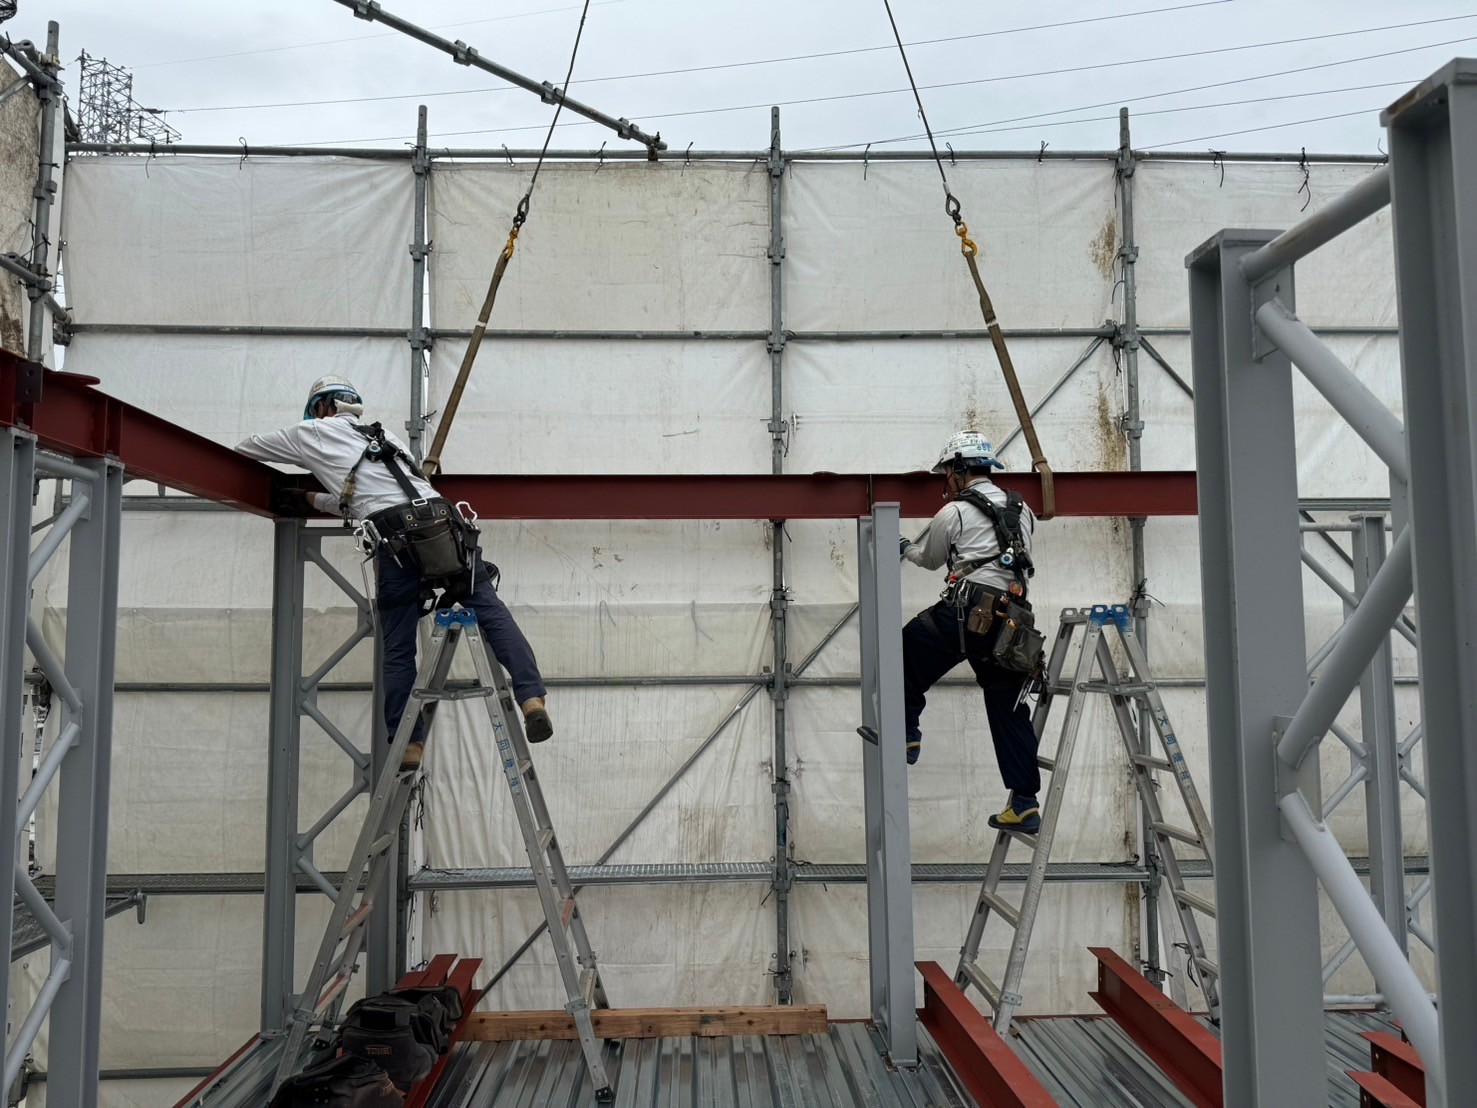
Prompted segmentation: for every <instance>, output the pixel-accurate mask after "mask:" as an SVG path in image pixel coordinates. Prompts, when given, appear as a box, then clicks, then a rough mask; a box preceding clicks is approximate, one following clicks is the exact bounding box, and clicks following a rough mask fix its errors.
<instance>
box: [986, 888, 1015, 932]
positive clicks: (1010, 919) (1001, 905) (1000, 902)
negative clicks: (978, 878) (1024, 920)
mask: <svg viewBox="0 0 1477 1108" xmlns="http://www.w3.org/2000/svg"><path fill="white" fill-rule="evenodd" d="M980 900H982V901H983V902H984V903H985V904H987V905H988V906H989V908H990V911H992V912H994V913H995V914H996V915H997V916H999V917H1000V918H1001V919H1003V920H1004V921H1005V922H1006V923H1008V924H1010V926H1011V927H1020V925H1021V914H1020V912H1018V911H1016V910H1015V909H1014V908H1012V907H1011V906H1010V903H1009V902H1008V901H1007V900H1006V899H1005V898H1004V897H1003V896H1001V895H999V894H998V893H981V894H980Z"/></svg>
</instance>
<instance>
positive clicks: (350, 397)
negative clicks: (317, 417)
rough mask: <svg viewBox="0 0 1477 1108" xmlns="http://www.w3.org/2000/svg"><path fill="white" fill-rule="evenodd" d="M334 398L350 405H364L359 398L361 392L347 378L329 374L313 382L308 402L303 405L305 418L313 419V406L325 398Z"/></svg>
mask: <svg viewBox="0 0 1477 1108" xmlns="http://www.w3.org/2000/svg"><path fill="white" fill-rule="evenodd" d="M328 397H332V398H333V399H334V400H343V401H345V402H346V403H349V404H363V403H364V401H363V400H362V399H361V398H360V396H359V390H358V389H356V388H355V387H354V386H353V384H352V383H350V381H349V379H348V378H347V377H337V376H334V375H333V374H329V375H328V376H327V377H320V378H318V380H316V381H314V382H313V387H312V388H310V389H309V390H308V402H307V403H306V404H304V405H303V418H304V419H312V418H313V405H314V404H316V403H318V401H320V400H323V399H325V398H328Z"/></svg>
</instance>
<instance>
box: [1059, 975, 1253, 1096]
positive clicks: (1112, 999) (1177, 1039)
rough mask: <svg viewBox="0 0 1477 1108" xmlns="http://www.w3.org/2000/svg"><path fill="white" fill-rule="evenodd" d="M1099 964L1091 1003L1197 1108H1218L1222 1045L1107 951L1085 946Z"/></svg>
mask: <svg viewBox="0 0 1477 1108" xmlns="http://www.w3.org/2000/svg"><path fill="white" fill-rule="evenodd" d="M1087 949H1088V952H1089V953H1090V954H1092V956H1093V957H1095V958H1096V959H1097V960H1098V969H1097V979H1098V991H1097V992H1095V993H1093V994H1092V999H1093V1000H1095V1001H1097V1002H1098V1005H1099V1006H1100V1007H1101V1008H1102V1009H1103V1011H1105V1012H1107V1013H1108V1015H1110V1016H1112V1017H1113V1022H1114V1023H1116V1024H1117V1025H1118V1026H1119V1027H1121V1028H1122V1029H1123V1030H1124V1032H1125V1033H1126V1034H1127V1035H1128V1037H1129V1038H1130V1039H1132V1040H1133V1041H1134V1042H1135V1043H1137V1044H1138V1045H1139V1049H1141V1050H1142V1051H1143V1052H1144V1053H1145V1054H1147V1055H1148V1056H1149V1057H1150V1058H1151V1059H1153V1061H1154V1064H1155V1065H1157V1066H1158V1067H1159V1068H1160V1069H1161V1070H1163V1071H1164V1074H1165V1076H1166V1077H1168V1078H1169V1079H1170V1080H1171V1081H1173V1082H1174V1083H1175V1086H1176V1087H1177V1088H1178V1089H1179V1090H1180V1092H1182V1093H1184V1094H1185V1096H1187V1097H1189V1098H1190V1099H1191V1100H1192V1101H1194V1102H1195V1103H1196V1104H1197V1105H1199V1106H1200V1108H1221V1106H1222V1105H1223V1104H1224V1103H1225V1101H1224V1099H1223V1097H1224V1093H1223V1091H1222V1087H1221V1044H1220V1040H1219V1039H1217V1038H1216V1037H1215V1036H1214V1035H1212V1034H1211V1033H1210V1031H1209V1030H1208V1029H1207V1028H1206V1027H1205V1026H1204V1025H1202V1024H1201V1023H1200V1021H1199V1020H1197V1019H1195V1017H1193V1016H1191V1015H1190V1014H1189V1013H1187V1012H1185V1011H1183V1010H1181V1009H1180V1007H1179V1006H1178V1005H1176V1004H1175V1002H1174V1001H1172V1000H1170V999H1169V997H1167V996H1165V995H1164V994H1163V993H1161V992H1160V991H1159V990H1158V989H1156V988H1154V986H1153V985H1151V984H1149V982H1148V980H1147V979H1145V977H1144V975H1143V974H1141V973H1139V972H1138V970H1136V969H1134V968H1133V967H1132V966H1130V965H1129V964H1128V963H1127V962H1125V961H1124V960H1123V959H1122V958H1120V957H1119V956H1118V955H1117V954H1115V953H1114V952H1113V951H1111V950H1109V949H1108V948H1107V947H1101V946H1093V947H1088V948H1087Z"/></svg>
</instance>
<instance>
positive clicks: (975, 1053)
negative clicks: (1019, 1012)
mask: <svg viewBox="0 0 1477 1108" xmlns="http://www.w3.org/2000/svg"><path fill="white" fill-rule="evenodd" d="M916 965H917V966H918V972H919V973H921V974H922V975H923V1007H922V1008H920V1009H918V1019H919V1021H920V1022H921V1023H922V1024H923V1026H924V1027H926V1028H928V1031H929V1034H931V1035H932V1036H933V1037H934V1041H936V1042H937V1043H938V1045H939V1049H941V1050H942V1051H943V1052H944V1057H945V1058H947V1059H948V1060H949V1065H950V1066H952V1067H953V1069H954V1072H955V1073H956V1074H958V1075H959V1079H960V1080H961V1081H963V1082H964V1086H965V1088H967V1089H968V1090H969V1091H970V1093H971V1094H973V1096H974V1098H975V1099H976V1100H978V1101H979V1102H980V1103H981V1104H987V1105H990V1108H1056V1101H1055V1100H1054V1099H1052V1096H1051V1094H1050V1093H1048V1092H1047V1091H1046V1089H1045V1087H1044V1086H1043V1085H1042V1084H1041V1082H1039V1081H1037V1080H1036V1077H1035V1075H1034V1074H1032V1073H1031V1071H1030V1070H1029V1069H1027V1068H1026V1064H1025V1063H1024V1062H1022V1061H1021V1060H1020V1058H1019V1057H1017V1056H1016V1053H1015V1051H1014V1050H1012V1049H1011V1048H1010V1044H1008V1043H1007V1042H1006V1041H1005V1040H1004V1039H1002V1038H1001V1037H1000V1036H999V1034H998V1033H996V1031H995V1029H994V1028H993V1027H991V1026H990V1021H989V1020H987V1019H985V1017H984V1016H982V1015H981V1014H980V1011H979V1009H978V1008H976V1007H975V1006H974V1005H973V1004H971V1003H970V1002H969V999H968V998H967V997H966V996H965V995H964V994H963V993H962V992H960V991H959V986H957V985H955V984H954V981H953V979H952V978H951V977H950V976H949V974H948V973H946V972H945V971H944V967H943V966H941V965H939V964H938V963H937V962H918V963H916Z"/></svg>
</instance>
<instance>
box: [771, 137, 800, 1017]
mask: <svg viewBox="0 0 1477 1108" xmlns="http://www.w3.org/2000/svg"><path fill="white" fill-rule="evenodd" d="M784 176H785V158H784V154H783V152H782V151H781V148H780V110H779V108H771V109H770V110H769V381H770V408H769V425H768V426H769V438H770V472H772V473H776V474H779V473H783V472H784V471H785V432H786V430H787V427H786V425H785V420H784V397H785V393H784V360H785V330H784V310H783V309H784V305H783V294H784V285H783V276H782V274H783V268H784V265H783V263H784V258H785V238H784V227H783V214H784V209H783V207H782V203H783V194H782V192H781V188H780V185H781V182H782V181H783V180H784ZM769 537H770V544H769V545H770V549H771V550H772V551H773V558H774V582H773V586H772V588H771V591H770V594H769V615H770V621H769V623H770V631H771V634H772V637H773V642H774V666H773V679H772V684H771V685H770V687H769V695H770V699H771V700H772V701H773V702H774V780H773V783H772V786H771V787H772V788H773V789H774V876H773V878H772V880H771V888H772V889H773V891H774V920H775V927H774V934H775V945H774V990H775V995H776V999H777V1000H778V1001H779V1003H781V1004H790V1003H792V1002H793V1001H794V997H795V979H794V974H793V972H792V970H791V967H790V958H791V955H792V954H793V951H791V950H790V890H791V889H792V888H794V885H795V862H794V856H795V846H794V843H792V842H791V841H790V797H791V795H792V792H793V790H792V789H791V787H790V766H789V742H788V734H787V724H786V721H785V709H786V707H787V706H788V703H789V699H790V686H789V681H790V661H789V656H788V648H787V643H786V631H787V622H788V616H789V610H790V592H789V589H787V588H786V587H785V521H784V520H782V519H776V520H771V521H770V535H769Z"/></svg>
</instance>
